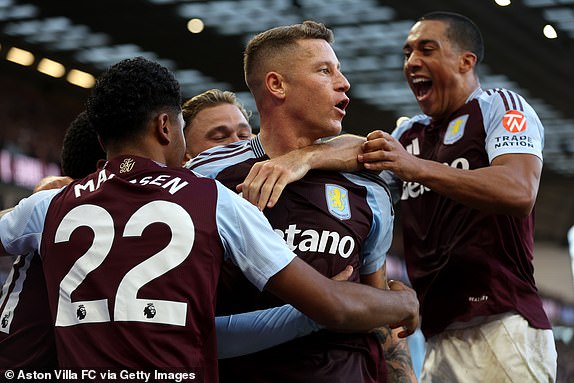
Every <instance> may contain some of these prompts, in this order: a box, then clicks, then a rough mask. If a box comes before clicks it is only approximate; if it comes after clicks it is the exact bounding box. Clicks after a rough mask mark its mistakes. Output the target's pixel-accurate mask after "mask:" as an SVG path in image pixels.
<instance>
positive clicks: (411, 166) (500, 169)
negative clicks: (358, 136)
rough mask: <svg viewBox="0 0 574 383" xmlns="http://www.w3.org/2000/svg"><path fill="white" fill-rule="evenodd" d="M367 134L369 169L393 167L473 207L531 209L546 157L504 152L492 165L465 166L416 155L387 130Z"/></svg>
mask: <svg viewBox="0 0 574 383" xmlns="http://www.w3.org/2000/svg"><path fill="white" fill-rule="evenodd" d="M367 138H368V141H367V142H366V143H365V144H364V145H363V150H364V154H360V155H359V161H361V162H363V163H364V165H365V168H366V169H370V170H390V171H392V172H394V173H395V174H396V175H397V176H398V177H400V178H401V179H402V180H403V181H406V182H417V183H420V184H422V185H424V186H426V187H428V188H430V189H432V190H433V191H435V192H437V193H440V194H442V195H444V196H446V197H449V198H452V199H454V200H457V201H459V202H461V203H463V204H465V205H467V206H469V207H472V208H476V209H480V210H487V211H493V212H497V213H499V214H511V215H516V216H524V215H528V214H529V213H530V212H531V211H532V208H533V206H534V202H535V200H536V195H537V193H538V185H539V182H540V174H541V172H542V161H541V160H540V159H539V158H538V157H536V156H534V155H532V154H505V155H501V156H498V157H496V158H495V159H494V160H493V161H492V163H491V165H490V166H487V167H484V168H479V169H471V170H467V169H458V168H453V167H451V166H447V165H444V164H441V163H438V162H435V161H429V160H424V159H421V158H418V157H416V156H414V155H412V154H410V153H408V152H407V151H406V150H405V149H404V148H403V146H402V145H401V143H400V142H399V141H397V140H396V139H395V138H394V137H392V136H391V135H390V134H388V133H386V132H383V131H375V132H372V133H370V134H369V135H368V137H367Z"/></svg>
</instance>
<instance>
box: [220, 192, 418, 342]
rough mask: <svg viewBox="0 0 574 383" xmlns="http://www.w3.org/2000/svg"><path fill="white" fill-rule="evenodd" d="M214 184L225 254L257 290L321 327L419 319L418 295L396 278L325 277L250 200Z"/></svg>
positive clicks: (410, 327)
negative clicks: (379, 283)
mask: <svg viewBox="0 0 574 383" xmlns="http://www.w3.org/2000/svg"><path fill="white" fill-rule="evenodd" d="M217 185H218V203H217V227H218V230H219V233H220V238H221V240H222V244H223V246H224V249H225V253H226V257H229V258H231V259H232V260H233V262H235V264H236V265H237V266H238V267H239V268H240V269H241V270H242V272H243V273H244V274H245V276H246V277H247V278H248V279H249V280H250V281H251V282H252V283H253V284H254V285H255V286H257V287H258V288H259V289H260V290H262V289H267V290H268V291H269V292H271V293H273V294H275V295H276V296H278V297H279V298H280V299H282V300H283V301H284V302H287V303H290V304H292V305H293V306H294V307H295V308H297V309H298V310H300V311H301V312H303V313H304V314H306V315H307V316H309V317H310V318H311V319H313V320H314V321H316V322H317V323H319V324H320V325H322V326H325V327H328V328H332V329H335V330H337V329H340V330H350V331H369V330H372V329H373V328H375V327H379V326H383V325H388V324H391V325H392V326H393V327H398V326H402V325H404V326H405V327H406V329H407V330H406V332H405V335H408V334H409V333H412V332H413V331H414V330H415V329H416V327H417V324H418V301H417V299H416V294H415V293H414V291H412V290H411V289H409V288H407V287H406V286H404V285H403V284H401V283H400V282H396V284H391V286H390V287H391V290H389V291H383V290H380V289H377V288H373V287H370V286H366V285H362V284H358V283H351V282H339V281H333V280H330V279H327V278H326V277H324V276H323V275H321V274H320V273H319V272H317V270H315V269H313V268H312V267H311V266H309V265H308V264H307V263H305V262H304V261H302V260H301V259H300V258H298V257H297V256H295V254H293V253H292V252H291V251H290V250H289V248H288V247H287V244H286V243H285V241H283V240H282V239H281V238H280V237H279V236H277V235H276V234H275V232H274V231H273V229H272V228H271V225H270V224H269V222H268V221H267V220H266V219H265V216H263V214H262V213H261V212H260V211H259V210H257V208H255V207H254V206H253V205H251V204H249V203H248V202H246V201H245V200H243V199H241V198H240V197H238V196H237V195H236V194H234V193H233V192H231V191H230V190H229V189H227V188H225V187H224V186H223V185H221V184H219V183H217Z"/></svg>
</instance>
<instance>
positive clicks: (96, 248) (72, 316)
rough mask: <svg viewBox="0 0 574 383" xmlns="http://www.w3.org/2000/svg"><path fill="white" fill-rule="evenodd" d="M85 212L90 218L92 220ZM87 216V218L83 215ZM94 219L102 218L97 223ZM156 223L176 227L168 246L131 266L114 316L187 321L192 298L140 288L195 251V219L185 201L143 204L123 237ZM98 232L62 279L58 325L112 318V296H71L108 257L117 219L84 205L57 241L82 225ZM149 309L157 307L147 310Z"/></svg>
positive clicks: (66, 222)
mask: <svg viewBox="0 0 574 383" xmlns="http://www.w3.org/2000/svg"><path fill="white" fill-rule="evenodd" d="M85 217H90V220H89V221H86V220H85ZM82 218H84V219H82ZM90 222H98V225H97V228H96V227H95V226H94V225H92V224H91V223H90ZM152 223H163V224H165V225H167V226H168V227H169V228H170V230H171V234H172V236H171V240H170V242H169V243H168V244H167V246H166V247H165V248H164V249H162V250H161V251H159V252H158V253H156V254H154V255H153V256H151V257H150V258H148V259H146V260H145V261H143V262H142V263H140V264H138V265H136V266H135V267H134V268H133V269H131V270H130V271H129V272H128V273H127V274H126V275H125V276H124V277H123V278H122V280H121V282H120V284H119V286H118V289H117V292H116V297H115V305H114V310H113V311H114V321H136V322H146V323H161V324H171V325H177V326H184V325H185V319H186V315H187V303H185V302H176V301H167V300H158V299H140V298H137V293H138V291H139V290H140V289H141V288H142V287H143V286H145V285H146V284H147V283H149V282H151V281H152V280H154V279H156V278H158V277H160V276H161V275H163V274H165V273H167V272H168V271H170V270H172V269H173V268H175V267H177V266H178V265H180V264H181V263H182V262H183V261H184V260H185V259H186V258H187V257H188V256H189V254H190V251H191V248H192V247H193V242H194V240H195V230H194V226H193V221H192V219H191V217H190V215H189V213H188V212H187V211H185V209H183V208H182V207H181V206H179V205H177V204H175V203H173V202H168V201H153V202H150V203H148V204H146V205H144V206H142V207H141V208H139V209H138V210H137V211H136V212H135V213H134V214H133V215H132V216H131V217H130V219H129V220H128V222H127V223H126V226H125V229H124V233H123V237H139V236H141V235H142V233H143V231H144V229H145V228H146V227H148V226H149V225H150V224H152ZM82 226H87V227H89V228H90V229H92V231H93V232H94V239H93V242H92V245H91V246H90V248H89V249H88V250H87V251H86V253H85V254H83V255H82V256H81V257H80V258H78V259H77V260H76V262H75V263H74V264H73V265H72V267H71V269H70V271H69V272H68V273H67V274H66V276H65V277H64V279H63V280H62V282H61V283H60V296H59V300H58V309H57V313H56V326H62V327H64V326H73V325H77V324H82V323H96V322H109V321H111V318H110V313H109V311H108V299H107V298H103V299H99V300H93V301H76V302H72V300H71V295H72V293H73V292H74V290H76V289H77V288H78V286H80V284H81V283H82V282H83V281H84V279H85V278H86V276H87V275H88V274H89V273H90V272H92V271H93V270H95V269H97V268H98V267H99V266H100V265H101V264H102V263H103V261H104V260H105V259H106V257H107V256H108V254H109V253H110V250H111V248H112V244H113V242H114V237H115V233H114V221H113V218H112V216H111V215H110V214H109V213H108V212H107V211H106V210H105V209H104V208H102V207H100V206H96V205H82V206H78V207H76V208H74V209H72V210H71V211H70V212H68V214H66V216H65V217H64V219H63V220H62V222H61V223H60V225H59V226H58V229H57V230H56V236H55V240H54V242H55V243H59V242H67V241H69V240H70V236H71V234H72V233H73V232H74V230H76V229H77V228H79V227H82ZM144 309H147V310H153V313H150V312H148V313H147V314H148V315H144Z"/></svg>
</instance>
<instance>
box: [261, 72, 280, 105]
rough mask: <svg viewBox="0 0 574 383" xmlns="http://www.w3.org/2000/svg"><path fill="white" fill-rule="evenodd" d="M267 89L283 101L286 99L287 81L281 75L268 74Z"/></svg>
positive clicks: (266, 78)
mask: <svg viewBox="0 0 574 383" xmlns="http://www.w3.org/2000/svg"><path fill="white" fill-rule="evenodd" d="M265 87H266V88H267V91H268V92H269V93H271V94H272V95H274V96H275V97H278V98H281V99H283V98H284V97H285V81H284V79H283V76H282V75H281V74H280V73H277V72H269V73H267V75H266V76H265Z"/></svg>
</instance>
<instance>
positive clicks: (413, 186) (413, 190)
mask: <svg viewBox="0 0 574 383" xmlns="http://www.w3.org/2000/svg"><path fill="white" fill-rule="evenodd" d="M445 165H446V166H450V167H451V168H456V169H464V170H468V169H470V164H469V162H468V160H467V159H466V158H462V157H460V158H456V159H455V160H454V161H452V163H451V164H450V165H449V164H448V163H445ZM430 190H431V189H429V188H428V187H426V186H424V185H422V184H420V183H418V182H414V181H409V182H403V194H402V195H401V200H403V201H404V200H407V199H409V198H417V197H420V196H421V195H423V194H424V193H425V192H428V191H430Z"/></svg>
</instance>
